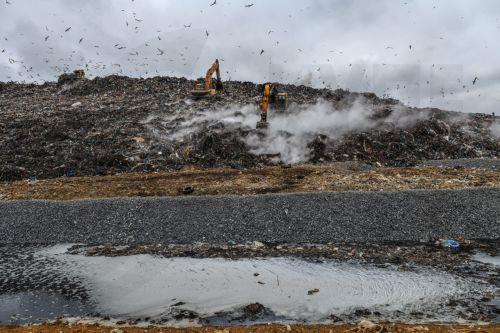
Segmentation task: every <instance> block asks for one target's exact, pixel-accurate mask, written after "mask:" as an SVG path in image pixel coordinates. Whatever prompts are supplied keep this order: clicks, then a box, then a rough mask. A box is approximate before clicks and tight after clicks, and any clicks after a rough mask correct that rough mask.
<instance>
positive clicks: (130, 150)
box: [0, 74, 500, 181]
mask: <svg viewBox="0 0 500 333" xmlns="http://www.w3.org/2000/svg"><path fill="white" fill-rule="evenodd" d="M193 85H194V82H193V81H190V80H188V79H185V78H173V77H155V78H149V79H139V78H129V77H121V76H109V77H104V78H99V77H98V78H95V79H92V80H90V79H86V78H85V77H84V76H77V75H76V74H74V76H72V74H66V75H65V77H61V78H60V79H59V81H58V82H47V83H45V84H42V85H35V84H20V83H11V82H9V83H0V146H1V147H2V149H0V180H1V181H12V180H20V179H43V178H55V177H61V176H67V177H72V176H93V175H112V174H116V173H122V172H151V171H160V170H166V171H171V170H180V169H182V168H183V167H185V166H200V167H210V168H212V167H231V168H238V169H244V168H254V167H260V166H265V165H276V164H282V165H288V164H296V163H329V162H333V161H353V160H356V161H362V162H364V163H367V164H374V165H375V164H376V165H384V166H396V167H398V166H412V165H415V164H416V163H418V162H420V161H422V160H430V159H449V158H451V159H456V158H478V157H490V158H491V157H499V156H500V119H499V117H494V116H490V115H485V114H465V113H458V112H451V111H442V110H439V109H433V108H428V109H419V108H411V107H407V106H404V105H402V104H401V103H400V102H398V101H397V100H394V99H381V98H379V97H377V96H375V95H374V94H371V93H354V92H349V91H345V90H341V89H337V90H330V89H314V88H311V87H307V86H294V85H284V84H283V85H279V90H280V91H283V92H287V93H288V96H289V99H290V107H289V109H288V110H287V111H286V112H284V113H273V111H271V112H270V114H269V123H270V126H269V128H268V129H266V130H258V129H256V126H255V125H256V123H257V121H258V120H259V117H260V111H259V107H258V102H259V101H260V97H261V89H262V86H261V85H258V84H254V83H251V82H237V81H229V82H224V88H225V91H224V93H222V94H221V95H219V96H215V97H211V98H207V99H200V100H193V99H191V96H190V94H189V92H190V90H191V89H192V87H193Z"/></svg>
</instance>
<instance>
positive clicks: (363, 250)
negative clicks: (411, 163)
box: [68, 239, 500, 287]
mask: <svg viewBox="0 0 500 333" xmlns="http://www.w3.org/2000/svg"><path fill="white" fill-rule="evenodd" d="M457 241H458V242H459V243H460V248H459V249H456V250H455V249H450V248H446V247H444V246H443V245H442V244H441V241H440V240H438V239H436V240H434V241H431V242H416V243H415V242H414V243H411V242H404V243H403V242H399V243H398V242H364V243H363V242H358V243H353V242H332V243H328V244H270V243H262V242H252V243H247V244H232V243H231V242H229V243H228V244H219V245H217V244H204V243H198V244H149V245H129V246H112V245H101V246H86V245H74V246H72V247H71V248H70V249H69V250H68V252H69V253H71V254H84V255H88V256H127V255H137V254H153V255H157V256H162V257H167V258H172V257H191V258H228V259H239V258H266V257H300V258H305V259H310V260H320V261H321V260H326V259H334V260H338V261H356V262H361V263H371V264H380V265H383V264H392V265H400V266H407V265H420V266H432V267H439V268H444V269H447V270H454V269H456V268H457V269H458V268H459V266H460V265H467V264H469V263H470V261H471V260H472V256H473V255H474V253H476V252H478V251H480V252H484V253H487V254H489V255H492V256H498V255H499V254H500V247H499V246H498V244H497V242H496V241H491V240H489V241H488V240H482V241H479V240H474V241H471V240H465V239H460V240H457ZM499 287H500V284H499Z"/></svg>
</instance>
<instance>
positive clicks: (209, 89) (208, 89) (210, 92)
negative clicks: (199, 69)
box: [191, 59, 223, 98]
mask: <svg viewBox="0 0 500 333" xmlns="http://www.w3.org/2000/svg"><path fill="white" fill-rule="evenodd" d="M214 73H215V74H216V77H217V78H216V83H215V87H213V84H212V76H213V75H214ZM222 91H223V86H222V80H221V76H220V69H219V60H218V59H215V61H214V63H213V64H212V66H210V68H209V69H208V71H207V74H206V75H205V81H204V82H203V83H197V84H195V87H194V89H193V90H191V95H192V96H193V97H194V98H202V97H206V96H214V95H216V94H217V93H218V92H222Z"/></svg>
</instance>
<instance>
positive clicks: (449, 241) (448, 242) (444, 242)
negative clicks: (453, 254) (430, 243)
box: [441, 239, 460, 249]
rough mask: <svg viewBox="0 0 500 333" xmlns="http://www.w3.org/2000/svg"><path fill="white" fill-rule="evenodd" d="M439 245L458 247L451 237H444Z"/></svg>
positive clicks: (451, 247)
mask: <svg viewBox="0 0 500 333" xmlns="http://www.w3.org/2000/svg"><path fill="white" fill-rule="evenodd" d="M441 246H442V247H446V248H450V249H458V247H459V246H460V245H459V244H458V242H457V241H454V240H453V239H445V240H442V241H441Z"/></svg>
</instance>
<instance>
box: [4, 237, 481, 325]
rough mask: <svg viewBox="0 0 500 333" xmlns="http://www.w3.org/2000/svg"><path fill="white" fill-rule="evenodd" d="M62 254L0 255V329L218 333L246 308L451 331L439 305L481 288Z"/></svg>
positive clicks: (406, 278) (412, 277)
mask: <svg viewBox="0 0 500 333" xmlns="http://www.w3.org/2000/svg"><path fill="white" fill-rule="evenodd" d="M66 249H67V246H56V247H51V248H45V249H35V248H33V249H18V250H17V252H16V251H14V250H12V249H6V248H0V259H1V260H0V323H2V322H3V323H9V322H10V323H26V322H37V318H38V319H39V320H43V319H45V320H46V319H54V318H56V317H68V316H92V313H98V314H99V317H104V316H109V317H111V318H117V319H126V318H139V317H141V318H144V317H148V318H151V319H155V320H158V321H163V320H165V321H171V320H172V318H175V319H178V318H177V317H176V316H175V315H176V314H178V313H179V310H180V311H182V310H186V311H193V312H196V314H197V315H199V316H200V317H202V318H208V320H212V321H211V322H218V323H224V320H226V319H221V318H227V316H224V315H221V312H223V313H231V312H233V313H235V311H236V312H237V310H238V309H241V308H242V307H244V306H246V305H248V304H251V303H260V304H263V305H264V306H265V307H266V308H267V309H269V311H270V313H271V317H268V318H270V320H271V321H272V320H273V318H274V320H276V318H279V320H282V321H302V320H303V321H308V322H322V321H325V320H327V318H328V317H329V316H330V315H332V314H335V315H337V316H340V315H342V314H345V315H349V314H352V313H353V312H354V311H355V310H356V309H369V310H371V311H378V312H380V313H381V315H380V319H381V320H382V319H395V320H397V319H399V320H408V318H412V317H411V316H409V317H408V314H410V313H425V314H426V315H427V314H428V315H429V316H425V317H423V315H422V316H420V317H417V318H420V319H421V320H423V321H432V320H440V321H454V320H456V319H457V312H453V311H451V312H450V310H449V309H448V308H447V307H445V306H443V304H446V302H447V300H448V299H452V298H460V297H462V298H467V297H469V296H470V294H473V293H476V294H477V293H478V292H481V291H478V290H483V289H481V288H486V287H485V286H478V285H477V284H476V283H474V282H471V281H469V280H465V279H462V278H459V277H456V276H454V275H451V274H447V273H443V272H440V271H436V270H433V269H418V270H416V269H415V270H411V271H401V270H398V269H396V268H394V267H389V268H380V267H374V266H369V265H361V264H348V263H338V262H333V261H326V262H323V263H314V262H309V261H304V260H300V259H293V258H272V259H240V260H225V259H194V258H163V257H155V256H152V255H134V256H126V257H100V256H99V257H86V256H83V255H70V254H66V253H65V252H66ZM315 289H317V290H318V291H317V292H313V291H314V290H315ZM310 291H311V292H310ZM176 311H177V312H176ZM457 311H459V310H457ZM268 315H269V313H268Z"/></svg>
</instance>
